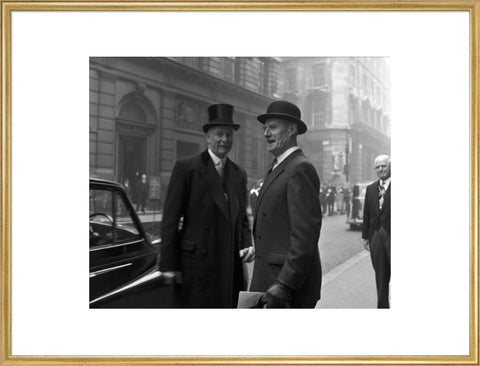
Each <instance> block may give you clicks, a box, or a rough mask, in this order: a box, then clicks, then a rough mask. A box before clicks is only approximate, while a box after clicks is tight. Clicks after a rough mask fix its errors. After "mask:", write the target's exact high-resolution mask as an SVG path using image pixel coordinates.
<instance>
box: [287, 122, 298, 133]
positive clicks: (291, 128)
mask: <svg viewBox="0 0 480 366" xmlns="http://www.w3.org/2000/svg"><path fill="white" fill-rule="evenodd" d="M288 128H289V135H290V136H292V135H297V134H298V126H297V124H296V123H290V125H289V126H288Z"/></svg>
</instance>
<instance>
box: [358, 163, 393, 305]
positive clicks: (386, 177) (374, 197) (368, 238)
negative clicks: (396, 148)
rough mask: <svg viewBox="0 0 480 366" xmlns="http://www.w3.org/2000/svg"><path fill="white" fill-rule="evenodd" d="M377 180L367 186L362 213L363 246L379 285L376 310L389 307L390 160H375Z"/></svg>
mask: <svg viewBox="0 0 480 366" xmlns="http://www.w3.org/2000/svg"><path fill="white" fill-rule="evenodd" d="M374 165H375V172H376V173H377V176H378V180H377V181H375V182H374V183H372V184H370V185H369V186H367V192H366V195H365V204H364V210H363V232H362V238H363V242H364V244H363V245H364V247H365V249H366V250H369V251H370V257H371V259H372V265H373V268H374V270H375V282H376V285H377V307H378V308H389V307H390V303H389V287H390V180H391V177H390V174H391V167H390V157H389V156H388V155H380V156H377V157H376V158H375V162H374Z"/></svg>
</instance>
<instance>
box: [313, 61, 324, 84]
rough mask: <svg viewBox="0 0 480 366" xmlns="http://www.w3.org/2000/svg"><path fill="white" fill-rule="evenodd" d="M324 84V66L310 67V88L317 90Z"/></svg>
mask: <svg viewBox="0 0 480 366" xmlns="http://www.w3.org/2000/svg"><path fill="white" fill-rule="evenodd" d="M325 84H326V79H325V64H317V65H313V66H312V87H313V88H318V87H320V86H324V85H325Z"/></svg>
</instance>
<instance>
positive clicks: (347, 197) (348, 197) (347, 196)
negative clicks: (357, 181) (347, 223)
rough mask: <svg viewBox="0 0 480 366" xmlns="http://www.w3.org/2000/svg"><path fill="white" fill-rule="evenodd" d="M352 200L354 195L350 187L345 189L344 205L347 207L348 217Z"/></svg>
mask: <svg viewBox="0 0 480 366" xmlns="http://www.w3.org/2000/svg"><path fill="white" fill-rule="evenodd" d="M351 200H352V193H351V192H350V188H349V187H348V186H345V187H343V205H344V207H345V212H346V213H347V217H348V216H350V208H351Z"/></svg>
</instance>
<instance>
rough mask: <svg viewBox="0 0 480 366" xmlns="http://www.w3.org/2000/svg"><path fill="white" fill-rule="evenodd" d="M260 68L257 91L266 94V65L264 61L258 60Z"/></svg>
mask: <svg viewBox="0 0 480 366" xmlns="http://www.w3.org/2000/svg"><path fill="white" fill-rule="evenodd" d="M259 65H260V70H259V75H258V79H259V90H258V91H259V93H260V94H263V95H268V65H267V63H266V62H265V61H262V60H260V61H259Z"/></svg>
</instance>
